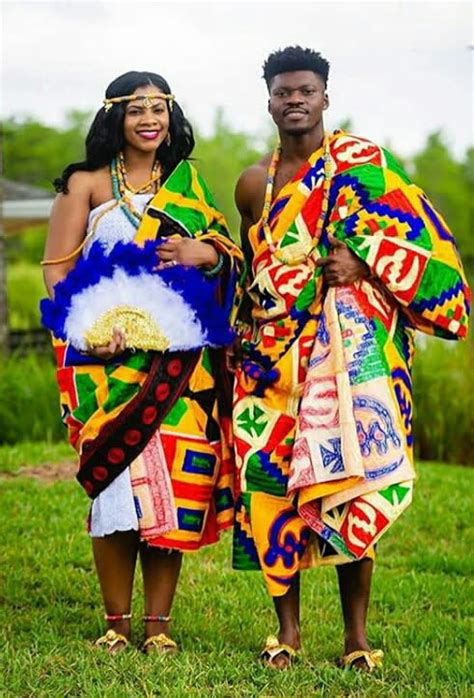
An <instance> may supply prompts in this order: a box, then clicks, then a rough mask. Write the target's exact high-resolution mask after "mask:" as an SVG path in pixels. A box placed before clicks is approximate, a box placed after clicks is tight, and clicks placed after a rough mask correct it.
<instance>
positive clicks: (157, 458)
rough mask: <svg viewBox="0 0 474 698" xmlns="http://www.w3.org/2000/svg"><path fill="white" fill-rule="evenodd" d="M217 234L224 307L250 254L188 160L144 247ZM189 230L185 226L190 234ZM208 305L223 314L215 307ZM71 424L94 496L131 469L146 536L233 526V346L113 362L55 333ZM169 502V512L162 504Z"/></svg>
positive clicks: (194, 539)
mask: <svg viewBox="0 0 474 698" xmlns="http://www.w3.org/2000/svg"><path fill="white" fill-rule="evenodd" d="M174 223H176V225H179V230H184V231H185V234H187V235H189V236H192V237H196V238H198V239H203V240H209V241H211V242H212V243H213V244H214V245H216V247H218V249H219V250H220V251H221V252H222V253H223V254H225V256H226V265H225V270H226V272H225V273H224V274H223V275H222V277H221V287H222V288H220V289H219V291H220V295H219V296H216V298H215V308H217V307H218V305H219V304H220V305H222V304H223V303H227V299H228V297H230V296H231V292H232V288H231V285H232V275H231V273H230V272H231V271H232V269H233V267H235V265H236V262H237V261H238V260H239V259H240V258H241V253H240V251H239V250H238V248H237V247H236V246H235V245H234V243H232V241H231V240H230V239H229V238H228V236H227V229H226V227H225V220H224V219H223V217H222V215H221V214H220V213H219V212H218V211H217V209H216V208H215V204H214V202H213V200H212V197H211V195H210V194H209V192H208V190H207V188H206V186H205V184H204V182H203V180H202V179H201V178H200V176H199V175H198V174H197V173H196V171H195V169H194V168H193V167H192V165H190V164H189V163H187V162H182V163H181V164H180V165H179V166H178V167H177V168H176V169H175V170H174V172H173V173H172V174H171V175H170V177H169V178H168V179H167V181H166V182H165V183H164V185H163V186H162V187H161V189H160V191H159V192H158V194H157V195H156V196H155V197H154V198H153V199H152V201H151V202H150V203H149V205H148V207H147V209H146V210H145V212H144V215H143V219H142V222H141V224H140V226H139V228H138V230H137V232H136V236H135V243H136V245H137V246H143V245H146V244H150V242H152V241H153V240H157V241H158V240H159V238H160V237H163V236H165V235H169V234H170V232H175V226H174ZM181 234H182V233H181ZM208 312H209V313H210V314H211V313H212V312H213V306H209V308H208ZM53 346H54V349H55V353H56V357H57V363H58V370H57V378H58V384H59V389H60V399H61V405H62V413H63V421H64V423H65V424H66V426H67V428H68V435H69V440H70V443H71V444H72V446H73V447H74V448H75V449H76V450H77V452H78V455H79V472H78V475H77V478H78V480H79V482H80V483H81V485H82V486H83V487H84V489H85V490H86V492H87V494H88V495H89V496H90V497H91V498H95V497H97V496H98V495H99V493H101V492H103V491H104V490H105V489H106V488H107V486H108V485H109V484H110V483H111V482H112V481H113V480H114V479H115V478H116V477H117V476H118V475H119V474H120V473H122V472H123V471H124V470H125V469H126V468H127V467H128V466H130V477H131V483H132V489H133V495H134V501H135V506H136V510H137V516H138V520H139V523H140V536H141V537H142V539H144V540H147V541H148V542H150V544H152V545H159V546H160V547H170V548H177V549H181V550H189V549H194V548H198V547H199V546H200V545H203V544H205V543H208V542H213V541H215V540H217V537H218V532H219V530H220V529H222V528H225V527H228V526H229V525H231V521H232V513H233V463H232V459H231V457H230V449H229V445H228V442H229V438H230V395H231V389H230V380H229V377H228V374H227V371H226V369H225V361H224V355H223V351H222V350H221V349H218V348H214V349H213V348H211V347H204V348H200V349H194V350H182V351H181V350H180V351H166V352H162V353H159V352H153V351H139V350H137V351H135V352H130V351H126V352H125V353H124V354H122V355H121V356H119V357H116V358H114V359H112V360H110V361H103V360H100V359H97V358H95V357H94V356H92V355H87V354H84V353H81V352H79V351H77V350H76V349H75V348H74V347H73V346H72V345H71V344H70V343H68V342H65V341H63V340H61V339H58V338H57V337H54V336H53ZM160 502H161V503H162V504H163V507H164V508H163V509H159V506H158V505H159V503H160Z"/></svg>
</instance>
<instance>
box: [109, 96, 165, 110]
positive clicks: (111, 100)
mask: <svg viewBox="0 0 474 698" xmlns="http://www.w3.org/2000/svg"><path fill="white" fill-rule="evenodd" d="M137 99H142V100H143V106H144V107H145V108H146V109H148V107H151V105H152V104H153V102H152V100H153V99H166V100H168V102H169V103H170V111H173V100H174V95H168V94H165V93H164V92H155V94H152V95H124V96H123V97H110V98H109V99H104V100H103V104H104V109H105V111H109V109H112V107H113V106H114V104H119V103H120V102H134V101H135V100H137Z"/></svg>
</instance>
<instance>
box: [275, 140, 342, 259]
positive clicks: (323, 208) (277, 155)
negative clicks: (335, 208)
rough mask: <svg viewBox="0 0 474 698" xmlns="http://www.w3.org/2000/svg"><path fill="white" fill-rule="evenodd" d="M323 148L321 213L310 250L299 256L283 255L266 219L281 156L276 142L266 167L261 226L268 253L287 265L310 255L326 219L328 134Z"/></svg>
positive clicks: (330, 173)
mask: <svg viewBox="0 0 474 698" xmlns="http://www.w3.org/2000/svg"><path fill="white" fill-rule="evenodd" d="M323 148H324V155H323V158H324V168H323V175H322V176H323V178H324V180H323V198H322V202H321V213H320V214H319V218H318V222H317V224H316V230H315V231H314V234H313V237H314V240H315V244H314V245H313V246H312V247H311V248H310V250H309V251H308V252H307V253H306V254H303V255H300V256H299V257H295V258H293V259H290V258H289V257H285V255H284V254H283V253H282V251H281V249H279V248H278V247H277V246H276V245H275V243H274V242H273V238H272V231H271V228H270V225H269V223H268V219H269V216H270V209H271V205H272V200H273V186H274V184H275V174H276V171H277V167H278V163H279V162H280V156H281V145H280V143H278V145H277V147H276V148H275V150H274V152H273V156H272V160H271V163H270V167H269V168H268V175H267V186H266V189H265V200H264V204H263V212H262V228H263V233H264V235H265V240H266V242H267V245H268V249H269V250H270V254H272V255H273V256H274V257H275V258H276V259H278V261H279V262H281V263H282V264H287V265H288V266H295V265H296V264H301V263H302V262H304V261H305V260H306V259H308V257H310V256H311V254H312V252H313V250H314V249H315V248H316V247H317V244H318V242H319V237H320V234H321V228H322V227H323V224H324V221H325V219H326V214H327V211H328V205H329V189H330V186H331V177H332V163H331V153H330V151H329V135H328V134H325V136H324V142H323Z"/></svg>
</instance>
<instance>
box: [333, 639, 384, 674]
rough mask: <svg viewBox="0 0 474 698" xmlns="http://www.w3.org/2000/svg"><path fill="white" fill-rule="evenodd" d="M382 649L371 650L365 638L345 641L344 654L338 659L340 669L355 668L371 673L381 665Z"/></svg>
mask: <svg viewBox="0 0 474 698" xmlns="http://www.w3.org/2000/svg"><path fill="white" fill-rule="evenodd" d="M382 658H383V652H382V650H371V649H370V647H369V645H368V644H367V641H366V640H363V641H362V642H346V643H345V648H344V656H343V657H341V658H340V659H339V661H338V666H340V667H341V669H355V670H356V671H365V672H366V673H368V674H371V673H372V672H373V671H374V669H376V668H377V667H379V666H382Z"/></svg>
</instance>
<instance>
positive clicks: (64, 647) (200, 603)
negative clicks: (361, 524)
mask: <svg viewBox="0 0 474 698" xmlns="http://www.w3.org/2000/svg"><path fill="white" fill-rule="evenodd" d="M28 448H29V450H28V451H25V452H24V453H27V452H28V453H30V454H32V455H31V457H32V460H34V461H35V463H38V464H39V463H41V462H46V461H48V460H50V459H51V457H52V455H53V453H52V452H49V453H48V452H47V451H46V452H45V453H44V455H43V457H41V456H40V453H41V447H37V451H35V450H34V448H33V446H32V445H30V446H29V447H28ZM47 448H49V447H47ZM57 453H58V455H59V457H60V458H62V457H63V453H62V451H60V450H59V451H58V452H57ZM0 454H1V456H2V459H1V462H2V463H6V464H7V465H8V463H13V462H17V461H18V459H20V460H22V458H23V456H21V455H19V454H20V451H18V450H17V451H16V452H14V453H13V454H12V456H11V457H9V456H8V449H7V448H3V449H2V450H1V451H0ZM12 467H13V466H12ZM12 467H10V468H9V469H10V471H11V470H12ZM419 471H420V478H419V482H418V486H417V489H416V496H415V502H414V504H413V505H412V507H411V509H410V510H409V511H408V512H407V513H406V514H405V515H404V517H403V518H402V520H401V521H400V522H398V524H396V525H395V526H394V528H393V529H392V531H390V532H389V533H388V534H387V535H386V536H385V538H384V540H383V542H382V543H381V545H380V547H379V557H378V561H377V568H376V572H375V578H374V587H373V594H372V603H371V608H370V625H369V627H370V638H371V641H372V643H373V646H376V647H379V646H381V647H383V649H384V650H385V653H386V659H385V665H384V668H383V670H382V671H381V672H380V673H379V674H377V675H373V676H366V675H357V674H356V673H343V672H341V671H340V670H339V669H337V668H335V666H334V659H335V658H336V657H337V656H338V655H339V653H340V651H341V619H340V611H339V605H338V600H337V587H336V584H335V575H334V571H333V570H330V569H320V570H312V571H309V572H305V573H304V574H303V592H302V608H303V618H302V631H303V639H304V645H305V655H304V657H303V658H302V660H301V661H300V663H299V664H298V665H297V667H295V668H294V669H293V670H292V671H289V672H285V673H275V672H273V671H271V670H268V669H265V668H264V667H262V666H260V664H259V663H258V662H257V661H256V654H257V652H258V650H259V648H260V647H261V644H262V641H263V639H264V638H265V636H266V634H267V633H268V632H270V631H272V630H274V629H275V623H274V618H273V611H272V608H271V604H270V601H269V599H268V598H267V596H266V593H265V590H264V588H263V582H262V580H261V578H260V576H259V575H258V574H257V573H247V574H245V573H237V572H233V571H232V570H231V568H230V536H229V535H226V536H225V537H224V539H223V540H222V542H221V543H220V544H219V545H217V546H213V547H211V548H207V549H206V550H204V551H202V552H201V553H198V554H195V555H191V556H189V557H187V558H186V560H185V564H184V569H183V573H182V577H181V582H180V586H179V588H178V594H177V599H176V603H175V608H174V611H173V615H174V619H175V621H174V628H175V635H176V639H177V640H178V641H179V643H180V645H181V648H182V652H181V654H180V655H179V656H177V657H176V658H169V657H167V658H159V657H155V658H150V657H145V656H143V655H141V654H139V653H138V652H137V651H131V652H129V653H123V654H121V655H120V656H117V657H111V656H108V655H105V654H102V653H100V652H98V651H95V650H93V649H92V648H91V641H92V640H93V639H95V638H96V637H97V636H98V635H99V633H100V632H101V631H102V629H103V625H102V623H103V621H102V608H101V602H100V594H99V590H98V584H97V581H96V577H95V573H94V571H93V564H92V559H91V551H90V544H89V541H88V538H87V535H86V534H85V532H84V520H85V516H86V513H87V507H88V504H87V501H86V497H85V496H84V495H83V493H82V491H81V490H80V488H79V487H78V486H77V484H76V483H74V482H65V481H56V482H54V483H53V484H45V483H43V482H41V481H38V480H37V479H33V478H29V477H25V476H20V477H7V478H5V479H3V481H2V482H1V483H0V485H1V487H2V492H3V494H2V517H1V523H0V538H1V540H2V546H1V549H0V550H1V553H0V554H1V556H2V559H1V565H0V575H1V579H0V590H1V591H0V598H1V601H2V603H1V606H0V628H1V631H0V632H1V637H2V645H1V650H0V665H1V666H2V667H3V670H2V672H0V673H1V675H2V677H1V678H0V682H2V681H3V686H2V685H1V683H0V695H1V696H2V697H3V696H8V697H10V696H35V698H36V697H37V696H87V698H95V697H97V698H99V697H100V698H102V697H103V696H104V697H108V696H110V697H112V696H113V698H122V697H123V698H125V697H128V696H132V697H136V696H137V697H138V696H144V697H145V696H146V697H148V696H171V697H181V696H183V697H188V696H190V697H192V698H193V697H198V696H219V697H221V696H222V697H227V696H239V697H240V696H261V697H265V698H270V697H276V696H281V697H287V696H295V697H298V698H303V697H304V696H310V695H311V696H327V697H331V698H332V697H333V696H337V697H339V696H354V697H356V696H397V697H398V696H410V698H411V697H412V696H447V697H448V696H449V697H451V696H472V695H473V685H472V683H470V681H469V677H470V676H472V672H471V674H470V673H469V670H470V666H469V664H470V662H471V657H472V646H471V647H469V642H470V639H471V637H472V624H471V619H472V615H473V614H472V611H473V608H472V606H473V600H472V587H470V583H469V579H470V575H472V567H473V563H472V556H471V555H470V553H471V551H472V548H473V540H472V530H469V528H468V524H469V512H470V510H472V498H473V496H472V484H473V480H474V471H472V470H470V469H468V468H460V467H456V466H444V465H437V464H422V465H421V466H420V468H419ZM469 485H471V486H469ZM137 582H138V583H137V585H136V591H135V599H134V612H135V620H134V624H135V625H134V629H135V636H134V638H135V642H136V643H138V642H139V641H140V639H141V627H140V615H141V610H142V592H141V588H140V583H139V580H137Z"/></svg>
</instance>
